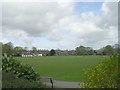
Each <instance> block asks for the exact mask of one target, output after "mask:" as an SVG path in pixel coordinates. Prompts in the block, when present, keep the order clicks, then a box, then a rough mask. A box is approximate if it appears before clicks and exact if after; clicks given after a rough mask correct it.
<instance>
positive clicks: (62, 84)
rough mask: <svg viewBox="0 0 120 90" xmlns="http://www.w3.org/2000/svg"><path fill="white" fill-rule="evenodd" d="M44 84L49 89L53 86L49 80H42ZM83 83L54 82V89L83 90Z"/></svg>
mask: <svg viewBox="0 0 120 90" xmlns="http://www.w3.org/2000/svg"><path fill="white" fill-rule="evenodd" d="M42 82H43V83H44V84H45V85H46V86H47V87H48V88H52V84H51V82H50V80H49V78H44V79H42ZM82 85H83V83H82V82H81V83H80V82H66V81H56V80H53V88H81V87H82Z"/></svg>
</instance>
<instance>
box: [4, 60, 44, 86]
mask: <svg viewBox="0 0 120 90" xmlns="http://www.w3.org/2000/svg"><path fill="white" fill-rule="evenodd" d="M2 72H3V86H4V87H6V86H7V87H14V88H16V87H20V88H21V87H27V88H30V87H42V86H43V85H42V84H41V82H40V77H39V75H38V74H37V73H36V72H35V71H34V70H33V68H32V67H30V66H29V65H22V64H21V63H20V62H18V61H17V60H15V59H14V58H2ZM4 77H5V78H4ZM7 77H9V78H7Z"/></svg>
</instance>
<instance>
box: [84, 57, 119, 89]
mask: <svg viewBox="0 0 120 90" xmlns="http://www.w3.org/2000/svg"><path fill="white" fill-rule="evenodd" d="M118 57H119V55H113V56H110V59H109V60H106V61H104V62H101V63H99V64H97V65H96V66H95V67H91V68H89V69H87V70H86V71H85V82H84V83H85V84H84V87H85V88H117V87H118V86H117V85H118V84H117V82H118Z"/></svg>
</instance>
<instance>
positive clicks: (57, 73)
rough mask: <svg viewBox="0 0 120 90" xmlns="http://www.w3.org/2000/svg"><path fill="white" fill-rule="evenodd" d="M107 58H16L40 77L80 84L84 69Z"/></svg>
mask: <svg viewBox="0 0 120 90" xmlns="http://www.w3.org/2000/svg"><path fill="white" fill-rule="evenodd" d="M107 58H108V57H107V56H43V57H17V58H16V59H17V60H19V61H21V62H22V63H23V64H28V65H31V66H32V67H33V68H34V69H35V71H36V72H38V73H39V74H40V75H41V76H50V77H53V78H54V79H55V80H62V81H76V82H81V81H83V78H84V69H85V68H88V67H89V66H93V65H95V64H97V63H99V62H101V61H104V60H105V59H107Z"/></svg>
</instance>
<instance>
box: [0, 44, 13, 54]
mask: <svg viewBox="0 0 120 90" xmlns="http://www.w3.org/2000/svg"><path fill="white" fill-rule="evenodd" d="M13 48H14V47H13V44H12V43H11V42H8V43H6V44H3V46H2V53H3V54H4V53H6V54H7V56H11V55H13V51H14V49H13Z"/></svg>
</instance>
